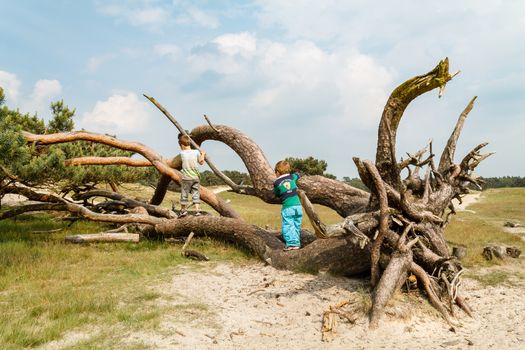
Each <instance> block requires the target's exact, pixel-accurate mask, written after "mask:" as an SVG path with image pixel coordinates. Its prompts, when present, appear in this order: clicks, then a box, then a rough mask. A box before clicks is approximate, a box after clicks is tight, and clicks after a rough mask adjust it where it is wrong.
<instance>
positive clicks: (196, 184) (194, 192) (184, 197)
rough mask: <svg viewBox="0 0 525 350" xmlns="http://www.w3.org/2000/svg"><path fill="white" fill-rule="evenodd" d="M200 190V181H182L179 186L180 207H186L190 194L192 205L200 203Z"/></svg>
mask: <svg viewBox="0 0 525 350" xmlns="http://www.w3.org/2000/svg"><path fill="white" fill-rule="evenodd" d="M199 189H200V180H199V179H193V180H182V181H181V186H180V205H182V206H183V207H187V206H188V204H189V201H188V195H189V194H191V199H192V200H193V203H194V204H199V203H200V202H201V194H200V192H199Z"/></svg>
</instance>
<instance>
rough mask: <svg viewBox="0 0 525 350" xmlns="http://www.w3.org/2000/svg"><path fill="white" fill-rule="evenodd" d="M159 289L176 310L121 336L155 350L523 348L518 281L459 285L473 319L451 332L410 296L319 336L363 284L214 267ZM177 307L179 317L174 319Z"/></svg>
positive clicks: (260, 268)
mask: <svg viewBox="0 0 525 350" xmlns="http://www.w3.org/2000/svg"><path fill="white" fill-rule="evenodd" d="M179 272H180V274H177V275H175V276H174V277H173V281H172V283H171V285H169V286H168V287H167V288H166V289H164V288H163V292H164V293H168V294H170V295H172V296H174V297H173V299H171V300H170V301H169V303H171V304H172V305H173V306H175V309H176V310H178V311H177V313H175V312H174V313H173V314H166V315H164V317H163V322H162V324H161V327H160V330H157V331H155V332H139V333H134V334H131V335H130V337H129V338H128V341H129V342H130V344H133V343H136V342H141V343H143V344H144V345H148V346H151V347H152V348H155V349H241V348H242V349H274V348H281V349H318V348H326V349H423V348H424V349H443V348H450V349H466V348H471V349H523V348H525V327H524V326H523V325H524V323H525V301H524V299H523V292H524V291H525V284H524V283H523V282H522V281H519V280H516V281H515V284H516V285H515V286H513V287H509V286H499V287H481V286H480V285H479V284H478V283H476V282H475V281H473V280H468V279H467V280H466V281H465V284H464V286H463V290H464V293H465V295H467V296H468V299H469V300H468V301H469V303H470V305H471V306H472V307H473V308H474V309H475V310H477V311H475V317H474V318H469V317H468V316H466V315H465V314H463V313H461V312H459V311H458V318H457V322H458V324H459V326H458V327H456V331H455V332H452V331H450V330H449V326H447V324H446V323H445V322H444V321H443V319H441V318H440V317H439V316H437V315H436V314H435V312H434V311H433V310H432V309H431V308H430V307H429V306H428V305H426V302H425V301H424V300H423V299H421V298H418V297H417V296H416V295H413V296H409V297H406V296H404V297H401V296H400V297H398V298H397V299H398V300H396V301H395V302H394V303H392V305H391V306H390V307H389V308H388V309H387V314H386V315H385V316H384V318H383V319H382V321H381V325H380V327H379V329H378V330H376V331H370V330H369V329H368V321H367V318H366V317H365V316H364V315H362V314H360V316H359V318H358V320H357V321H356V324H354V325H351V324H349V323H348V322H345V321H341V322H340V323H339V325H338V328H337V330H338V332H337V335H336V337H335V339H334V340H333V341H332V342H330V343H326V342H322V341H321V319H322V313H323V311H324V310H326V309H327V307H328V306H329V305H334V304H337V303H339V302H340V301H342V300H345V299H351V300H356V301H358V303H359V300H363V297H364V295H365V292H366V291H367V288H368V286H367V283H366V281H362V280H354V279H348V278H341V277H333V276H329V275H318V276H313V275H307V274H293V273H290V272H287V271H278V270H275V269H273V268H271V267H268V266H264V265H262V264H259V263H256V264H250V265H246V266H234V265H231V264H219V265H215V266H213V267H211V268H210V267H208V269H206V272H202V271H199V272H195V271H191V270H188V271H185V269H181V270H180V271H179ZM181 310H184V311H183V314H184V313H185V314H186V315H185V316H184V317H181V316H180V311H181Z"/></svg>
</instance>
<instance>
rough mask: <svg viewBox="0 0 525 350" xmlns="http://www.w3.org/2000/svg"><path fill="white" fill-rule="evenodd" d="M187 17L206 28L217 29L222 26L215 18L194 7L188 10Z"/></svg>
mask: <svg viewBox="0 0 525 350" xmlns="http://www.w3.org/2000/svg"><path fill="white" fill-rule="evenodd" d="M187 16H188V17H189V19H190V21H191V22H193V23H195V24H198V25H200V26H201V27H204V28H210V29H215V28H218V27H219V25H220V22H219V20H218V19H217V18H216V17H215V16H213V15H211V14H209V13H206V12H204V11H202V10H200V9H198V8H196V7H193V6H191V7H189V8H188V9H187Z"/></svg>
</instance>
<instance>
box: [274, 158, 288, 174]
mask: <svg viewBox="0 0 525 350" xmlns="http://www.w3.org/2000/svg"><path fill="white" fill-rule="evenodd" d="M275 172H276V173H279V174H281V175H283V174H288V173H289V172H290V163H288V162H287V161H286V160H280V161H278V162H277V164H275Z"/></svg>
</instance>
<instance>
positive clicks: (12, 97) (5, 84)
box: [0, 70, 21, 104]
mask: <svg viewBox="0 0 525 350" xmlns="http://www.w3.org/2000/svg"><path fill="white" fill-rule="evenodd" d="M20 85H21V83H20V80H18V78H17V77H16V74H13V73H9V72H6V71H2V70H0V86H1V87H2V88H3V89H4V94H5V97H6V102H8V103H10V104H13V103H16V102H17V99H18V94H19V91H20Z"/></svg>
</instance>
